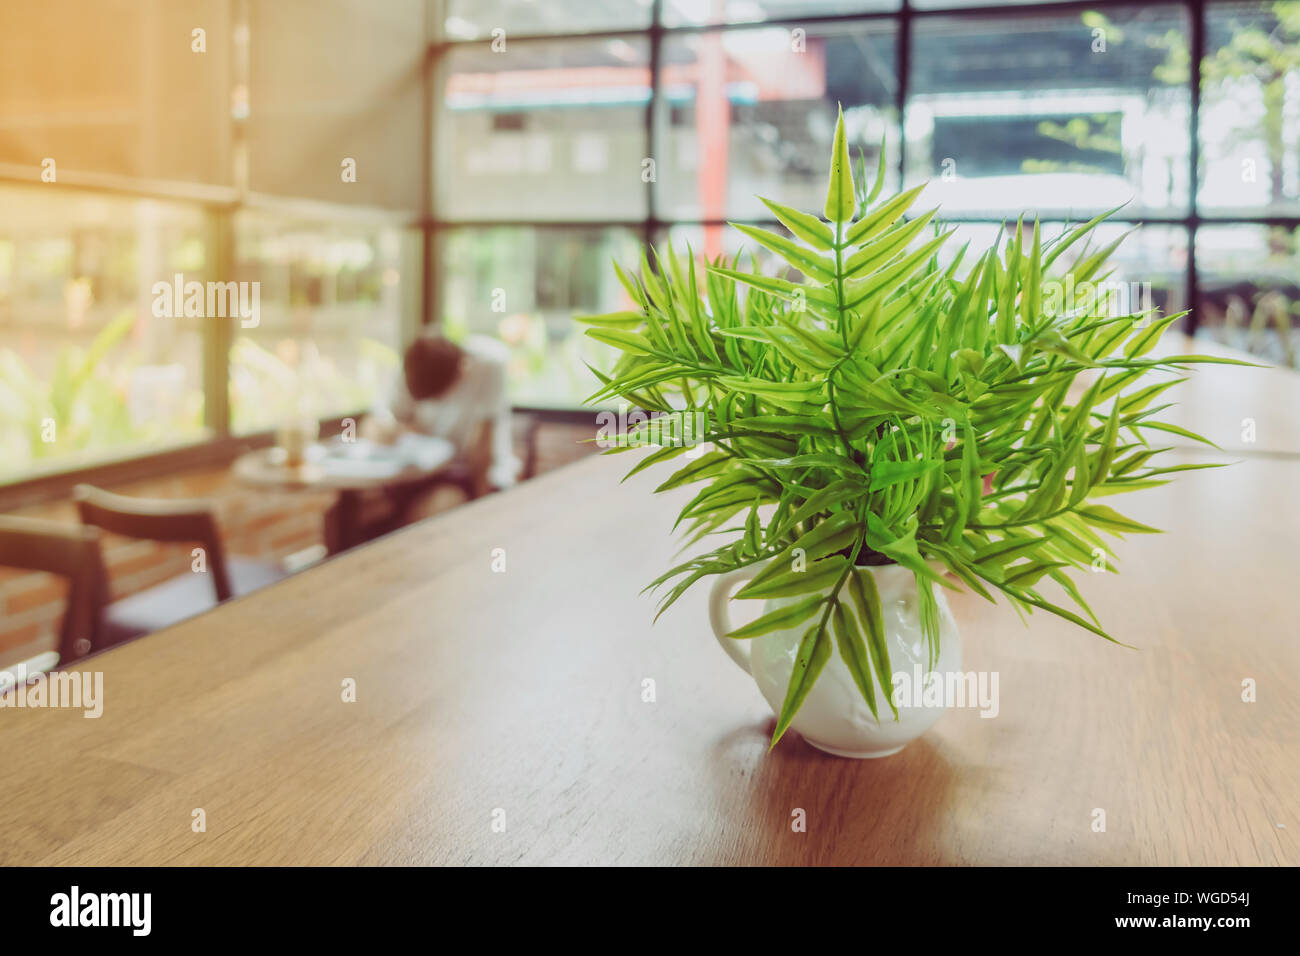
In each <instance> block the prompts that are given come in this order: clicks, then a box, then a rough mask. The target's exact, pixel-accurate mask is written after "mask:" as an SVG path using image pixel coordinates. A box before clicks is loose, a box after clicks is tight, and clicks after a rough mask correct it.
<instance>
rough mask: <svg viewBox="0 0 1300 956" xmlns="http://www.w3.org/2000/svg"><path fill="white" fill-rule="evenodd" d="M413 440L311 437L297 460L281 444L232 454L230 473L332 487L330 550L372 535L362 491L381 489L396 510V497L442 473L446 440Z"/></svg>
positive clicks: (301, 486)
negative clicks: (413, 450)
mask: <svg viewBox="0 0 1300 956" xmlns="http://www.w3.org/2000/svg"><path fill="white" fill-rule="evenodd" d="M418 440H419V443H420V446H419V449H418V452H419V453H418V454H409V453H408V454H402V453H401V450H400V447H399V448H398V449H394V448H393V446H386V445H377V444H375V443H372V442H366V441H357V442H338V441H336V442H316V443H314V444H312V445H309V446H308V447H307V451H306V454H305V455H304V461H303V463H302V464H300V465H290V464H288V461H287V458H288V456H287V455H286V453H285V451H284V449H283V448H259V449H257V450H255V451H250V452H246V453H245V454H243V455H240V456H239V457H238V458H237V459H235V462H234V465H233V466H232V473H233V474H234V476H235V478H236V480H238V481H241V482H243V483H245V484H248V485H254V486H257V487H261V488H277V489H281V490H290V491H310V490H316V491H334V492H336V493H337V495H338V498H337V504H336V505H335V507H334V508H332V509H331V511H332V512H333V514H332V515H329V516H327V519H326V522H327V523H326V542H327V547H328V549H329V551H330V553H331V554H334V553H337V552H339V551H346V550H347V549H348V548H352V547H355V546H356V545H358V544H362V543H363V542H365V541H366V540H367V539H368V538H369V537H373V535H368V534H367V533H366V529H365V527H364V524H363V521H362V499H363V496H364V495H365V494H366V493H367V492H375V491H378V492H382V493H383V494H384V495H385V496H387V497H388V498H389V499H390V500H392V501H393V503H394V506H395V510H400V503H401V502H403V501H404V500H409V499H410V497H412V496H413V495H414V493H415V492H418V491H419V490H421V489H422V488H424V487H425V486H428V485H431V484H433V483H435V482H436V481H437V480H438V479H439V478H441V477H443V476H444V475H445V473H446V472H447V469H448V465H450V464H451V462H452V459H453V457H454V455H455V448H454V447H453V446H452V444H451V442H449V441H446V440H444V439H441V438H431V437H426V436H421V437H420V438H419V439H418ZM408 451H409V449H408ZM331 523H332V525H333V527H332V528H331V527H330V524H331ZM385 530H386V529H385ZM331 539H332V540H331Z"/></svg>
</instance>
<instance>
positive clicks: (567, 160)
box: [435, 37, 650, 221]
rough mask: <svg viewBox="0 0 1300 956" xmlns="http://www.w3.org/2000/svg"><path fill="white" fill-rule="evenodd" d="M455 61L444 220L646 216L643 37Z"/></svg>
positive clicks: (447, 118) (475, 54) (442, 150)
mask: <svg viewBox="0 0 1300 956" xmlns="http://www.w3.org/2000/svg"><path fill="white" fill-rule="evenodd" d="M447 62H448V66H447V84H446V96H445V100H444V119H443V123H442V125H441V127H440V130H439V139H438V143H437V150H436V152H437V154H438V155H439V158H440V160H441V162H442V165H443V173H442V175H440V176H437V177H436V178H435V183H436V184H437V185H438V186H439V187H440V189H441V193H440V199H441V204H440V206H439V209H440V211H441V214H442V216H443V217H444V218H447V219H506V220H514V221H518V220H528V219H609V218H619V219H635V218H641V217H644V216H645V212H646V189H647V184H646V177H643V169H645V164H644V160H645V159H646V136H645V126H646V105H647V104H648V103H649V100H650V66H649V59H648V55H647V44H646V41H645V40H644V39H643V38H635V37H634V38H630V39H626V40H624V39H604V40H580V41H573V42H564V43H560V42H557V43H551V42H533V43H519V44H514V45H511V46H508V48H507V51H506V52H505V53H493V52H491V50H490V49H489V48H488V47H487V46H486V45H485V46H483V47H482V48H479V47H474V48H473V49H470V48H464V47H461V48H457V49H455V50H454V51H452V53H451V54H450V55H449V56H448V61H447Z"/></svg>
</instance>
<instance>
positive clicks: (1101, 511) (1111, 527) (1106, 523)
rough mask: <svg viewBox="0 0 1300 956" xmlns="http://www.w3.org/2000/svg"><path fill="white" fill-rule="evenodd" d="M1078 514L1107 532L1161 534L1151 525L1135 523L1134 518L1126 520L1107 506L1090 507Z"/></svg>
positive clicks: (1080, 509)
mask: <svg viewBox="0 0 1300 956" xmlns="http://www.w3.org/2000/svg"><path fill="white" fill-rule="evenodd" d="M1076 513H1077V514H1079V515H1080V516H1081V517H1083V518H1084V519H1085V520H1087V522H1088V523H1089V524H1093V525H1096V526H1097V527H1099V528H1105V529H1106V530H1107V531H1131V532H1134V533H1137V534H1159V533H1160V529H1159V528H1152V527H1151V526H1150V525H1145V524H1142V523H1141V522H1138V521H1134V520H1133V519H1132V518H1126V517H1124V516H1123V515H1122V514H1120V513H1119V512H1118V511H1116V510H1115V509H1113V508H1107V507H1106V506H1105V505H1088V506H1087V507H1084V508H1079V509H1077V512H1076Z"/></svg>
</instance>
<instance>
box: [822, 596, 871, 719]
mask: <svg viewBox="0 0 1300 956" xmlns="http://www.w3.org/2000/svg"><path fill="white" fill-rule="evenodd" d="M854 623H855V622H854V621H853V619H852V618H850V617H849V616H848V615H847V614H845V613H844V606H843V605H842V604H839V603H838V602H837V603H836V605H835V609H834V610H833V611H832V612H831V625H832V628H833V629H834V631H835V643H836V644H837V645H839V649H840V659H841V660H843V661H844V665H845V666H846V667H847V668H848V669H849V674H851V675H852V677H853V683H855V684H857V685H858V692H859V693H861V694H862V699H863V700H865V701H866V702H867V708H868V709H869V710H870V711H871V716H872V717H875V718H876V720H877V721H879V720H880V715H879V714H878V713H876V689H875V686H874V685H873V683H872V677H871V655H870V653H869V652H868V651H867V645H866V642H865V641H863V640H862V634H861V632H860V631H859V630H858V629H857V628H856V627H855V626H854Z"/></svg>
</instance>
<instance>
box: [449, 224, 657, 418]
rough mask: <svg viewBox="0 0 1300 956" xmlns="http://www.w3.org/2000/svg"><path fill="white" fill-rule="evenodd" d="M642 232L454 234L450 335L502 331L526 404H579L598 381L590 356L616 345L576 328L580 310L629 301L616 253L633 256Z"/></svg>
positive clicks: (496, 230) (516, 229) (522, 229)
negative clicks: (590, 366) (614, 265)
mask: <svg viewBox="0 0 1300 956" xmlns="http://www.w3.org/2000/svg"><path fill="white" fill-rule="evenodd" d="M640 240H641V234H640V233H639V232H636V231H634V230H631V229H626V228H618V227H591V228H587V227H568V226H538V227H531V226H494V227H489V228H466V229H456V230H453V231H451V232H449V233H448V234H447V235H446V238H445V251H444V266H443V268H444V273H445V280H444V281H445V288H444V291H443V313H442V322H443V327H444V330H445V331H446V333H447V335H448V336H449V337H450V338H453V339H456V340H463V339H464V338H465V337H467V336H470V335H488V336H493V337H496V338H499V339H500V340H502V341H503V342H505V343H506V344H507V345H508V346H509V347H510V353H511V359H510V367H509V371H508V377H507V380H508V382H509V386H510V390H511V394H510V397H511V399H512V400H513V401H514V402H515V404H518V405H527V406H534V407H574V406H576V405H579V404H581V403H582V401H583V399H585V398H586V396H587V395H589V394H591V393H592V392H594V391H595V390H596V388H597V386H598V384H599V383H598V382H596V381H595V380H594V379H592V377H591V373H590V372H588V371H587V368H586V365H585V364H584V363H588V362H589V363H592V364H598V363H600V362H604V361H605V360H606V359H608V358H609V357H610V356H611V355H613V354H615V352H614V350H613V349H611V348H609V347H607V346H604V345H602V344H601V343H599V342H596V341H594V340H593V339H589V338H587V337H586V336H585V335H575V334H573V327H574V321H573V316H574V314H575V313H596V312H611V311H614V310H616V309H623V308H628V307H629V306H630V304H631V303H630V302H629V300H628V298H627V293H626V292H625V291H624V290H623V287H622V286H621V285H619V282H618V279H617V277H616V276H615V275H614V273H613V270H612V269H610V265H609V264H610V261H611V260H618V261H621V262H629V261H634V260H635V259H636V258H637V256H639V254H640Z"/></svg>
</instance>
